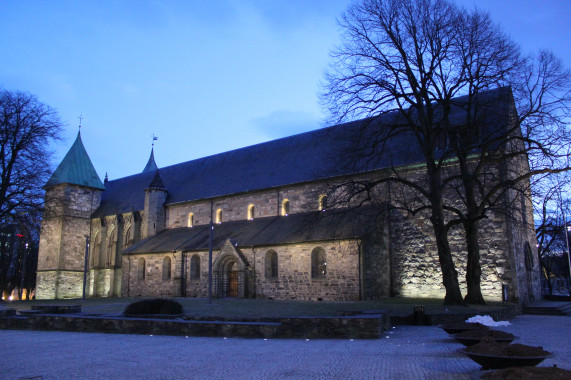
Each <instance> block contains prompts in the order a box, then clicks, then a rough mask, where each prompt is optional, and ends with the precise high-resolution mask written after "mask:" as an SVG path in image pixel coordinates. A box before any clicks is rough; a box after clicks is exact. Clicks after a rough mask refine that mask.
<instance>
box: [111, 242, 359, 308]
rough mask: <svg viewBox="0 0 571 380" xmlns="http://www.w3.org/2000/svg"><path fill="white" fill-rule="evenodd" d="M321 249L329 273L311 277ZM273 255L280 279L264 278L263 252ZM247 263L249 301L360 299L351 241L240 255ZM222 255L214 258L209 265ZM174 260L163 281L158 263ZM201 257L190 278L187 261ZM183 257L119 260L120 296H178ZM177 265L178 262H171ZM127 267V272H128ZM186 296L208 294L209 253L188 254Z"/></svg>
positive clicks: (355, 249)
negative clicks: (142, 271) (141, 266)
mask: <svg viewBox="0 0 571 380" xmlns="http://www.w3.org/2000/svg"><path fill="white" fill-rule="evenodd" d="M316 248H323V250H324V251H325V254H326V262H327V273H326V275H325V276H324V277H322V278H312V276H311V253H312V251H313V250H314V249H316ZM269 250H273V251H275V252H276V253H277V256H278V269H277V272H278V275H277V277H275V278H268V277H267V276H266V270H265V268H266V262H265V260H266V253H267V252H268V251H269ZM240 252H241V253H242V254H243V255H244V258H245V260H246V263H247V269H246V274H245V276H244V279H243V281H247V282H248V284H247V285H246V287H247V289H248V291H247V296H248V297H252V298H254V297H255V298H271V299H282V300H287V299H297V300H313V301H316V300H328V301H333V300H337V301H341V300H345V301H349V300H351V301H355V300H358V299H359V249H358V245H357V243H356V242H355V241H340V242H315V243H304V244H290V245H282V246H271V247H256V248H255V249H252V248H244V249H242V250H240ZM221 254H223V253H222V252H214V253H213V262H214V263H215V262H216V261H217V258H218V257H219V256H220V255H221ZM167 255H170V256H171V257H173V256H174V257H173V259H172V260H173V266H172V268H171V270H172V272H171V273H172V276H171V279H169V280H165V279H163V272H162V263H163V259H164V257H165V256H167ZM194 255H197V256H198V257H199V258H200V275H199V277H193V276H192V273H191V259H192V257H193V256H194ZM181 257H182V255H181V253H177V254H175V255H173V254H172V253H158V254H145V255H125V256H124V257H123V272H124V275H123V281H122V282H123V288H122V295H123V296H131V297H134V296H152V297H154V296H180V292H181V290H180V277H181V272H180V271H181V265H180V263H181V262H180V260H181ZM141 258H144V259H145V265H146V273H145V278H144V279H140V276H138V270H139V267H138V265H139V262H140V259H141ZM175 261H176V263H175ZM127 268H130V269H127ZM184 268H185V278H186V296H187V297H206V296H207V295H208V251H198V252H187V253H186V255H185V265H184ZM217 273H218V275H221V274H222V273H221V268H217V267H216V265H213V295H214V296H216V294H215V290H214V287H215V282H216V276H217Z"/></svg>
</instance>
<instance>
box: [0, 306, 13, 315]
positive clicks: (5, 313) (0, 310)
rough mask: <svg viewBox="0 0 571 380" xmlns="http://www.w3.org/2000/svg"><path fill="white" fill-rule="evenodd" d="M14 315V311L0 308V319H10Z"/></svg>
mask: <svg viewBox="0 0 571 380" xmlns="http://www.w3.org/2000/svg"><path fill="white" fill-rule="evenodd" d="M14 315H16V309H12V308H9V307H0V317H11V316H14Z"/></svg>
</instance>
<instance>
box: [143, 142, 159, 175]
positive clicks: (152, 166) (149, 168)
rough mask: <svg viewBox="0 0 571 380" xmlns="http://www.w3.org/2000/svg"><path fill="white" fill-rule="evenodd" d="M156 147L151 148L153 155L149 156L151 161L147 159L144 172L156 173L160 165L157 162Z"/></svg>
mask: <svg viewBox="0 0 571 380" xmlns="http://www.w3.org/2000/svg"><path fill="white" fill-rule="evenodd" d="M154 150H155V149H154V148H151V156H150V157H149V161H147V165H145V168H144V169H143V171H142V173H149V172H150V173H154V172H156V171H157V169H158V166H157V164H156V162H155V153H154Z"/></svg>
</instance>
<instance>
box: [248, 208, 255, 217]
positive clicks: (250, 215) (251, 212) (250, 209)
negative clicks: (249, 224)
mask: <svg viewBox="0 0 571 380" xmlns="http://www.w3.org/2000/svg"><path fill="white" fill-rule="evenodd" d="M254 211H255V208H254V205H253V204H251V205H249V206H248V220H254Z"/></svg>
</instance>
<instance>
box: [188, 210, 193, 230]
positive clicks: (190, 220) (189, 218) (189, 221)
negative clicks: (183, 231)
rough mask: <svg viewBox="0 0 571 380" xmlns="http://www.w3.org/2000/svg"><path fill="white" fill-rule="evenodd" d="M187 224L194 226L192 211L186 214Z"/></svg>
mask: <svg viewBox="0 0 571 380" xmlns="http://www.w3.org/2000/svg"><path fill="white" fill-rule="evenodd" d="M188 226H189V227H194V214H193V213H192V212H191V213H190V214H188Z"/></svg>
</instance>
